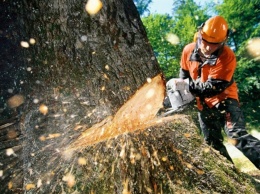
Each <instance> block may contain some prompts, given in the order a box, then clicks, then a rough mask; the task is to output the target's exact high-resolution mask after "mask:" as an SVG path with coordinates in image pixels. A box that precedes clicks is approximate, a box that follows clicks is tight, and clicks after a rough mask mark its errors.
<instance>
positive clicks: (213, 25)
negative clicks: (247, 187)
mask: <svg viewBox="0 0 260 194" xmlns="http://www.w3.org/2000/svg"><path fill="white" fill-rule="evenodd" d="M227 38H228V25H227V22H226V21H225V19H224V18H223V17H221V16H214V17H212V18H210V19H208V20H207V21H206V22H205V23H204V24H202V25H201V26H200V28H199V31H198V33H197V40H196V42H193V43H190V44H188V45H186V46H185V48H184V49H183V53H182V58H181V68H180V78H182V79H186V78H189V80H190V83H189V85H190V92H191V93H192V94H193V95H195V96H196V101H197V106H198V110H199V113H198V117H199V123H200V128H201V132H202V133H203V136H204V139H205V141H206V143H207V144H209V145H211V146H212V147H213V148H215V149H216V150H218V151H219V152H220V153H221V154H222V155H223V156H225V157H226V158H227V159H228V160H230V161H231V162H232V159H231V158H230V156H229V154H228V152H227V150H226V148H225V146H224V144H223V136H222V134H221V129H222V128H223V127H224V129H225V132H226V134H227V136H228V137H229V138H230V139H232V140H233V141H232V142H233V144H234V145H235V146H236V148H238V149H239V150H240V151H241V152H242V153H243V154H244V155H245V156H246V157H247V158H248V159H249V160H250V161H251V162H252V163H253V164H254V165H255V166H256V167H257V168H258V169H260V141H259V140H258V139H257V138H255V137H253V136H252V135H250V134H248V133H247V131H246V129H245V121H244V117H243V114H242V111H241V109H240V107H239V102H238V92H237V90H238V89H237V85H236V83H235V81H234V79H233V75H234V72H235V68H236V57H235V54H234V53H233V51H232V50H231V49H230V48H229V47H228V46H226V45H225V43H226V41H227Z"/></svg>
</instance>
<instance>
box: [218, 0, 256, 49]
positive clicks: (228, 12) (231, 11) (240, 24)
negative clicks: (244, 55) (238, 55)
mask: <svg viewBox="0 0 260 194" xmlns="http://www.w3.org/2000/svg"><path fill="white" fill-rule="evenodd" d="M216 10H217V11H218V13H219V14H220V15H222V16H223V17H224V18H225V19H226V20H227V21H228V24H229V29H230V31H231V34H230V38H231V39H230V41H229V43H231V44H232V45H233V46H234V49H235V50H238V49H239V48H240V46H241V44H242V43H243V42H244V41H245V40H247V39H249V38H252V37H257V36H260V26H259V21H260V0H248V1H247V2H246V3H245V1H244V0H224V2H223V3H222V4H220V5H218V6H217V7H216Z"/></svg>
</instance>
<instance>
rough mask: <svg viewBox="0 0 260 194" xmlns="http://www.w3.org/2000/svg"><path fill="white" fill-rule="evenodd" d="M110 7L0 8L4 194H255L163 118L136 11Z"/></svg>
mask: <svg viewBox="0 0 260 194" xmlns="http://www.w3.org/2000/svg"><path fill="white" fill-rule="evenodd" d="M102 3H103V7H102V9H101V11H100V12H99V13H97V14H96V15H93V16H92V15H89V14H88V13H87V12H86V11H85V4H86V1H76V0H50V1H38V0H24V1H18V0H11V1H2V2H1V6H0V11H1V29H0V30H1V31H0V35H1V44H0V49H1V59H0V60H1V64H0V65H1V75H0V83H1V99H0V100H1V107H0V108H1V117H0V118H1V120H0V141H1V145H0V152H1V155H0V184H1V188H0V192H1V193H98V194H99V193H106V194H107V193H124V194H126V193H189V192H192V193H207V192H208V193H211V192H212V191H215V192H220V193H221V192H222V193H223V192H229V193H232V192H234V193H239V192H243V193H250V192H252V191H253V192H254V188H252V185H251V184H250V181H248V179H247V178H246V177H245V176H242V175H240V176H239V175H238V174H237V173H236V172H234V171H233V170H232V169H233V168H232V165H231V164H229V163H228V162H227V161H225V160H224V159H223V158H222V157H221V156H220V155H218V154H217V153H215V152H213V151H212V150H210V149H209V148H208V147H207V146H205V145H204V144H202V141H201V139H200V137H199V136H197V134H196V127H195V125H193V124H190V118H189V117H187V116H185V115H175V116H173V117H168V118H156V116H155V113H156V112H157V111H158V109H159V104H160V103H161V101H162V97H163V92H162V91H164V83H163V82H164V81H163V78H162V76H161V71H160V68H159V65H158V63H157V61H156V58H155V56H154V54H153V51H152V48H151V46H150V44H149V41H148V39H147V36H146V33H145V30H144V27H143V25H142V23H141V20H140V17H139V15H138V12H137V10H136V7H135V6H134V4H133V2H132V1H129V0H122V1H118V0H107V1H102ZM2 21H3V22H2ZM34 41H35V43H34ZM28 43H29V44H28ZM150 89H153V90H152V92H151V90H150ZM153 102H154V103H153ZM145 108H147V110H149V111H145ZM133 118H135V119H133ZM144 118H145V119H144ZM89 131H90V132H91V133H90V132H89ZM114 131H116V133H115V134H112V133H113V132H114ZM106 132H107V133H106ZM108 132H109V133H108ZM104 133H106V136H102V134H104ZM101 136H102V137H101ZM94 140H95V141H94ZM82 142H83V143H82ZM216 159H217V160H218V161H217V162H215V160H216ZM219 161H220V162H219ZM217 169H219V170H217ZM230 169H231V170H230ZM227 175H228V176H229V179H228V180H226V176H227ZM242 183H243V185H244V186H243V187H241V185H242Z"/></svg>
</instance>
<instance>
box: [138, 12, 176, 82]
mask: <svg viewBox="0 0 260 194" xmlns="http://www.w3.org/2000/svg"><path fill="white" fill-rule="evenodd" d="M142 20H143V23H144V25H145V27H146V31H147V34H148V37H149V40H150V43H151V45H152V47H153V49H154V52H155V55H156V58H157V60H158V62H159V64H160V66H161V68H162V71H163V72H164V73H165V75H166V77H170V76H172V75H177V72H178V71H179V70H178V68H179V65H176V64H178V61H179V58H178V57H177V56H176V50H177V47H178V45H172V44H171V43H170V42H168V41H167V40H166V37H167V35H169V34H175V33H174V25H173V24H174V21H173V19H172V18H171V17H170V16H169V15H160V14H154V15H153V14H152V15H149V16H148V17H145V18H142ZM177 41H178V40H177Z"/></svg>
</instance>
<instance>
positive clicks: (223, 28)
mask: <svg viewBox="0 0 260 194" xmlns="http://www.w3.org/2000/svg"><path fill="white" fill-rule="evenodd" d="M201 27H202V28H201V30H200V34H201V37H202V39H204V40H206V41H207V42H209V43H222V42H224V41H225V40H226V39H227V37H228V24H227V22H226V20H225V19H224V18H223V17H221V16H214V17H211V18H209V19H208V20H207V21H206V22H205V23H204V24H202V26H201Z"/></svg>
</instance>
